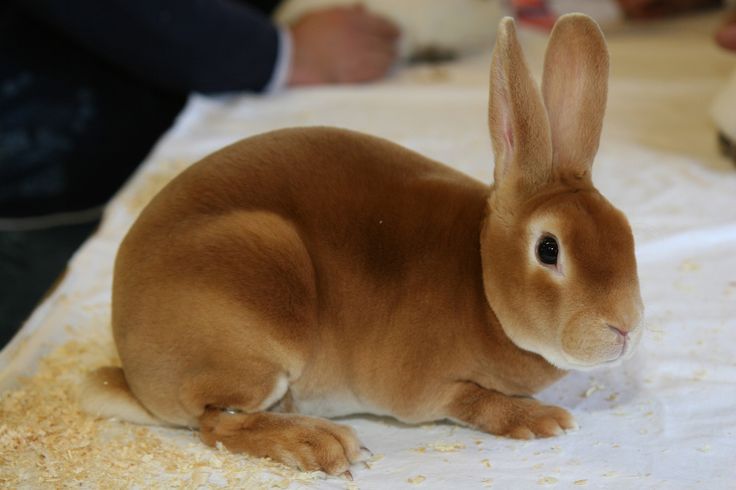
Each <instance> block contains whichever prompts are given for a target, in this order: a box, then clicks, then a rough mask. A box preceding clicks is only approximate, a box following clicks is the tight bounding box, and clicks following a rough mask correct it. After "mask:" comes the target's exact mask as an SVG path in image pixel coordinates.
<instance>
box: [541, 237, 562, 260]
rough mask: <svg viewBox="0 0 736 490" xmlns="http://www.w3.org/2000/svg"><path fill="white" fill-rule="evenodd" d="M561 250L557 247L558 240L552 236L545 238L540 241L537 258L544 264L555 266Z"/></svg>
mask: <svg viewBox="0 0 736 490" xmlns="http://www.w3.org/2000/svg"><path fill="white" fill-rule="evenodd" d="M559 250H560V247H559V246H558V245H557V240H555V239H554V238H553V237H551V236H545V237H543V238H542V239H541V240H539V244H538V245H537V257H538V258H539V260H540V261H541V262H542V263H543V264H547V265H555V264H556V263H557V254H558V253H559Z"/></svg>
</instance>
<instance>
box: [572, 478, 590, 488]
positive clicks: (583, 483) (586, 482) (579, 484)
mask: <svg viewBox="0 0 736 490" xmlns="http://www.w3.org/2000/svg"><path fill="white" fill-rule="evenodd" d="M574 483H575V485H578V486H580V487H582V486H585V485H587V484H588V480H575V482H574Z"/></svg>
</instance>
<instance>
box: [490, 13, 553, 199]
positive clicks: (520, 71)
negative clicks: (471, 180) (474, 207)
mask: <svg viewBox="0 0 736 490" xmlns="http://www.w3.org/2000/svg"><path fill="white" fill-rule="evenodd" d="M490 92H491V93H490V106H489V110H488V122H489V128H490V132H491V140H492V142H493V153H494V162H495V165H494V170H493V180H494V187H495V189H496V190H497V191H498V192H497V193H496V194H497V195H499V196H500V195H508V196H509V198H513V197H514V196H517V195H518V194H519V193H521V194H523V195H527V194H530V193H533V192H534V191H535V190H536V189H537V188H538V187H539V186H541V185H544V184H546V183H547V182H549V181H550V178H551V175H552V144H551V140H550V131H549V124H548V123H547V112H546V110H545V108H544V103H543V102H542V95H541V93H540V92H539V89H538V88H537V84H536V83H535V82H534V79H533V78H532V76H531V73H530V72H529V68H528V67H527V65H526V60H525V59H524V55H523V53H522V51H521V46H520V45H519V40H518V39H517V37H516V28H515V27H514V21H513V19H511V18H510V17H506V18H504V19H503V20H502V21H501V23H500V24H499V26H498V33H497V35H496V46H495V48H494V49H493V60H492V62H491V87H490ZM507 191H508V192H507Z"/></svg>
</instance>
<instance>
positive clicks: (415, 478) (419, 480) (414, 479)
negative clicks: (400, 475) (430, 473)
mask: <svg viewBox="0 0 736 490" xmlns="http://www.w3.org/2000/svg"><path fill="white" fill-rule="evenodd" d="M426 479H427V477H426V476H424V475H417V476H412V477H411V478H409V479H408V480H406V481H408V482H409V483H411V484H412V485H419V484H420V483H422V482H423V481H424V480H426Z"/></svg>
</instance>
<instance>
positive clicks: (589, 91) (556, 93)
mask: <svg viewBox="0 0 736 490" xmlns="http://www.w3.org/2000/svg"><path fill="white" fill-rule="evenodd" d="M542 95H543V97H544V104H545V106H546V107H547V114H548V117H549V124H550V129H551V132H552V152H553V162H554V166H555V167H556V168H558V169H560V170H563V171H569V172H572V173H573V175H575V176H577V177H583V176H586V175H587V176H588V177H589V174H590V172H589V171H590V167H591V165H592V164H593V157H594V156H595V154H596V152H597V151H598V144H599V142H600V136H601V128H602V126H603V115H604V113H605V111H606V97H607V95H608V49H607V48H606V41H605V39H604V38H603V33H602V32H601V30H600V28H599V27H598V24H596V22H595V21H594V20H593V19H591V18H590V17H588V16H585V15H582V14H569V15H564V16H562V17H560V18H559V20H558V21H557V23H556V24H555V27H554V29H553V30H552V35H551V37H550V40H549V44H548V46H547V54H546V56H545V59H544V76H543V78H542Z"/></svg>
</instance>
